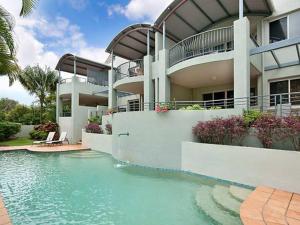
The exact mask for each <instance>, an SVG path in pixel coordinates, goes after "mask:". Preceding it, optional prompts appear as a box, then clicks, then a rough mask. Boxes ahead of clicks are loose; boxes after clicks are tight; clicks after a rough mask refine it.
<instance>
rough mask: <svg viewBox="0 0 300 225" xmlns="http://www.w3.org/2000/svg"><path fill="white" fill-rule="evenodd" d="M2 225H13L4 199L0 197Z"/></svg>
mask: <svg viewBox="0 0 300 225" xmlns="http://www.w3.org/2000/svg"><path fill="white" fill-rule="evenodd" d="M0 225H12V223H11V221H10V218H9V216H8V212H7V210H6V208H5V206H4V202H3V199H2V197H1V195H0Z"/></svg>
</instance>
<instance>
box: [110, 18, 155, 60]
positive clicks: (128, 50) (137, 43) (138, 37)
mask: <svg viewBox="0 0 300 225" xmlns="http://www.w3.org/2000/svg"><path fill="white" fill-rule="evenodd" d="M149 29H151V30H152V29H153V27H152V25H150V24H134V25H131V26H129V27H126V28H125V29H124V30H122V31H121V32H120V33H119V34H118V35H117V36H116V37H115V38H114V39H113V40H112V41H111V43H110V44H109V46H108V47H107V48H106V52H108V53H111V52H112V50H113V52H114V55H116V56H120V57H122V58H125V59H129V60H133V59H140V58H142V57H144V55H146V54H147V32H148V30H149ZM154 45H155V38H154V33H153V32H150V46H151V48H154Z"/></svg>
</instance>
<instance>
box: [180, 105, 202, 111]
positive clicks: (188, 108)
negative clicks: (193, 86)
mask: <svg viewBox="0 0 300 225" xmlns="http://www.w3.org/2000/svg"><path fill="white" fill-rule="evenodd" d="M180 110H204V108H202V107H201V106H200V105H198V104H195V105H190V106H187V107H182V108H180Z"/></svg>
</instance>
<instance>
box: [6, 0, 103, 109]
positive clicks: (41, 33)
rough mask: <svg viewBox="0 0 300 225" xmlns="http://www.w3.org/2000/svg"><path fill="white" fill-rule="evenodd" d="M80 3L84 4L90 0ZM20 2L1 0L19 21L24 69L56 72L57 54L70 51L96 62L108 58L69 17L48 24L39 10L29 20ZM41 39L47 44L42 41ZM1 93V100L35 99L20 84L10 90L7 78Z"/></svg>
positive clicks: (19, 48)
mask: <svg viewBox="0 0 300 225" xmlns="http://www.w3.org/2000/svg"><path fill="white" fill-rule="evenodd" d="M74 2H75V0H74ZM79 2H81V3H82V4H83V2H87V1H79ZM20 3H21V1H11V0H0V4H1V5H2V6H4V7H5V8H6V9H7V10H8V11H9V12H10V13H11V14H12V15H13V16H14V17H15V19H16V26H15V39H16V43H17V58H18V62H19V64H20V66H21V67H22V68H24V67H26V66H27V65H36V64H39V65H41V66H45V65H48V66H50V67H51V68H52V69H54V68H55V66H56V64H57V62H58V60H59V57H60V55H58V54H63V53H68V52H70V53H73V54H76V55H80V56H83V57H86V58H88V59H90V60H94V61H97V62H104V61H105V60H106V58H107V57H108V54H107V53H105V49H104V48H99V47H93V46H90V45H89V44H88V43H87V42H86V40H85V37H84V34H83V33H82V32H81V31H80V27H79V26H77V25H76V24H72V23H71V22H70V21H69V20H68V19H67V18H64V17H60V16H57V17H54V19H52V20H51V21H49V20H47V19H46V18H43V17H42V16H41V15H39V14H38V10H36V11H35V13H34V14H33V15H31V16H30V17H27V18H20V17H19V12H20V9H21V4H20ZM70 3H71V1H70ZM78 4H79V3H78ZM41 38H42V40H47V41H41ZM49 49H57V51H51V50H49ZM0 90H1V92H0V98H1V97H9V98H13V99H16V100H18V101H20V102H21V103H25V104H30V103H31V102H32V101H33V97H32V96H29V95H28V93H27V92H26V91H25V90H24V89H23V87H22V86H21V84H20V83H18V82H16V83H15V84H14V85H13V86H11V87H9V86H8V79H7V77H1V78H0Z"/></svg>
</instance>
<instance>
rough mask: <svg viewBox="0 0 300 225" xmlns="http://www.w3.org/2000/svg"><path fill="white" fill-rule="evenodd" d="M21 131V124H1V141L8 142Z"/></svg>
mask: <svg viewBox="0 0 300 225" xmlns="http://www.w3.org/2000/svg"><path fill="white" fill-rule="evenodd" d="M20 129H21V124H19V123H11V122H0V141H3V140H6V139H8V138H10V137H11V136H13V135H15V134H17V133H18V132H19V131H20Z"/></svg>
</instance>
